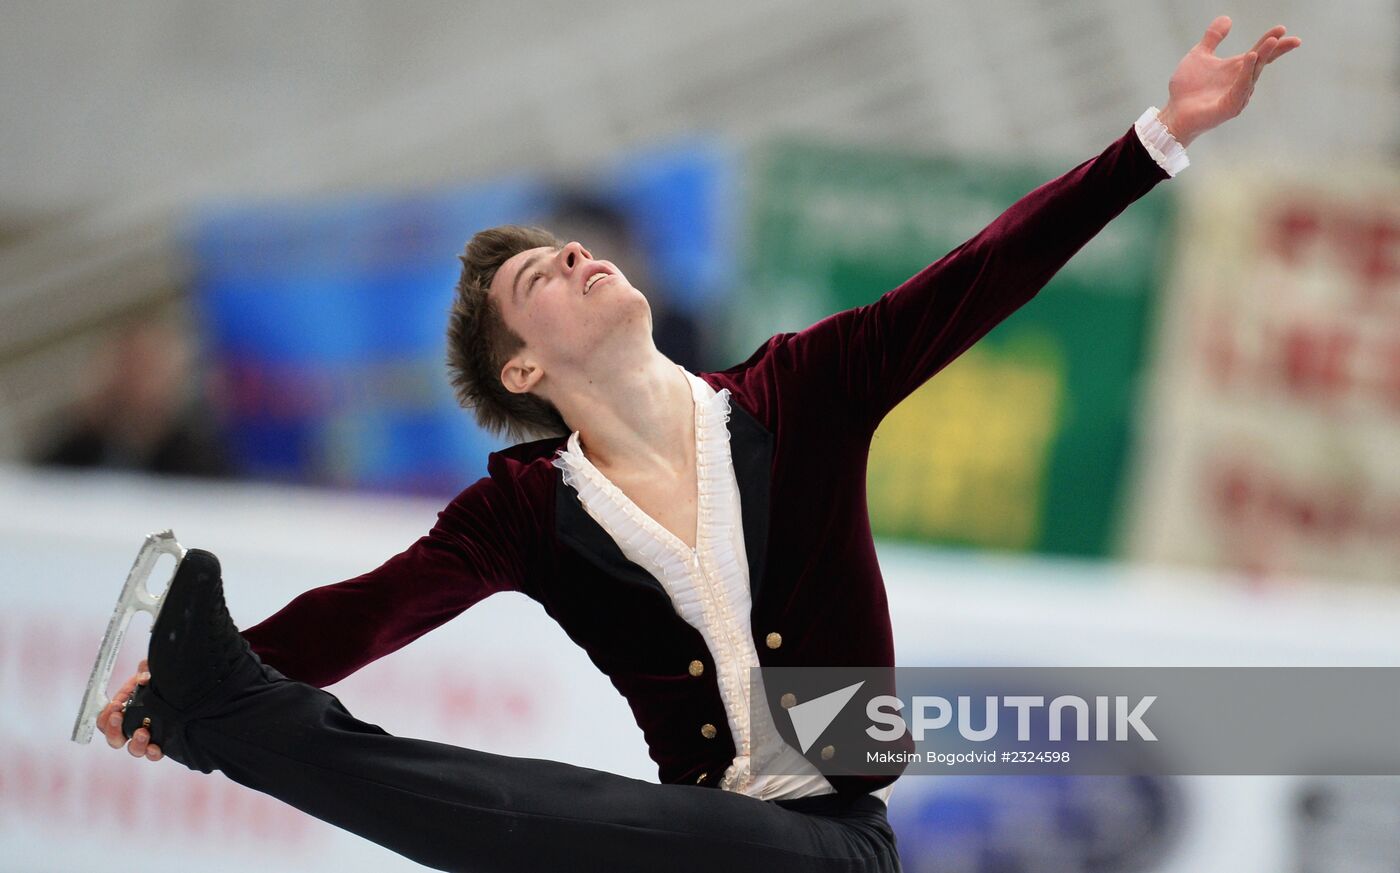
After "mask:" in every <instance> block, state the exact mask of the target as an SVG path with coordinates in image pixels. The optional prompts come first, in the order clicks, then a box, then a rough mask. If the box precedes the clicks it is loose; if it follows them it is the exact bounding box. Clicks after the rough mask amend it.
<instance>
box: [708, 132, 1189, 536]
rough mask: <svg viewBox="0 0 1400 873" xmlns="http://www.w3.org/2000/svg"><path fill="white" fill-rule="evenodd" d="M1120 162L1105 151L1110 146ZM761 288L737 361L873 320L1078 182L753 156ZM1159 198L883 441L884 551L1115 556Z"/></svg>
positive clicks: (789, 154)
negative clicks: (848, 312) (834, 317)
mask: <svg viewBox="0 0 1400 873" xmlns="http://www.w3.org/2000/svg"><path fill="white" fill-rule="evenodd" d="M1105 145H1107V143H1105ZM750 161H751V162H750V166H749V172H748V178H749V180H750V186H749V197H750V203H749V213H748V218H749V233H748V236H747V239H748V251H747V252H746V253H745V255H746V261H747V273H746V274H747V276H748V280H747V281H746V282H744V283H743V284H742V287H741V288H740V289H738V291H737V292H736V293H737V306H736V307H735V310H734V311H735V316H736V317H735V320H734V323H733V330H731V331H730V336H731V337H732V338H733V342H734V346H733V348H732V349H731V355H732V356H738V357H742V356H746V355H747V354H748V353H750V352H752V351H753V349H754V348H755V347H756V346H757V345H758V344H759V343H761V342H762V341H763V340H764V339H766V338H767V337H768V336H771V335H772V334H773V333H775V332H779V331H788V330H799V329H801V328H803V327H806V326H807V325H810V324H812V323H813V322H815V321H817V320H819V319H820V318H822V317H824V316H826V315H829V314H831V313H833V312H836V311H839V310H842V309H847V308H850V307H853V306H859V305H861V304H864V303H868V302H870V301H872V300H874V299H876V298H877V297H879V295H881V294H882V293H884V292H885V291H887V290H889V289H890V288H893V287H895V286H896V285H898V284H899V283H901V282H903V281H904V280H905V279H907V278H908V277H909V276H911V275H913V274H914V273H916V272H918V271H919V270H920V269H922V268H923V267H924V266H926V265H927V264H929V263H931V262H933V261H935V260H937V259H938V258H939V257H941V256H942V255H944V254H945V253H947V252H948V251H950V250H951V249H953V248H955V247H956V246H957V245H958V244H960V243H962V242H963V241H964V240H966V239H968V238H970V237H972V236H974V235H975V234H976V233H977V232H978V231H980V230H981V229H982V228H983V227H985V226H986V225H987V224H989V223H991V222H992V221H993V220H994V219H995V218H996V217H997V216H998V215H1000V214H1001V213H1002V212H1003V211H1004V210H1005V209H1006V208H1007V207H1009V206H1010V205H1011V204H1012V203H1014V202H1015V201H1016V200H1018V199H1019V198H1020V197H1022V196H1024V195H1025V194H1026V193H1028V192H1029V191H1031V190H1032V189H1033V188H1035V187H1037V186H1039V185H1040V184H1042V183H1044V182H1046V181H1048V180H1050V179H1052V178H1054V177H1055V176H1058V175H1059V174H1061V173H1063V172H1065V171H1067V170H1069V169H1070V167H1072V166H1073V165H1074V163H1076V162H1070V163H1067V164H1065V165H1063V166H1054V165H1049V164H1045V163H1038V164H1035V165H1030V164H1026V163H1023V162H1016V163H1014V164H1012V163H1004V162H993V161H971V160H952V159H946V158H942V159H935V158H927V157H918V156H906V155H897V154H889V153H879V152H871V151H863V150H856V149H850V148H835V147H829V146H814V145H806V144H794V143H784V144H777V145H771V146H767V147H763V148H760V149H758V150H756V151H755V152H754V153H752V154H751V156H750ZM1170 200H1171V198H1170V196H1168V195H1165V194H1163V193H1161V192H1159V191H1154V192H1153V193H1151V194H1149V195H1148V196H1147V197H1145V198H1143V199H1142V200H1139V201H1138V202H1136V203H1134V204H1133V205H1132V206H1130V207H1129V208H1128V209H1127V210H1126V211H1125V212H1124V213H1123V214H1122V215H1120V216H1119V217H1118V218H1116V219H1115V220H1114V221H1113V222H1111V223H1110V224H1109V226H1108V227H1106V228H1105V229H1104V230H1103V231H1102V232H1101V233H1100V234H1099V235H1098V236H1097V237H1095V238H1094V239H1093V240H1092V241H1090V243H1089V244H1088V245H1087V246H1085V247H1084V248H1083V249H1081V250H1080V251H1079V253H1077V254H1076V255H1075V256H1074V258H1073V259H1072V260H1071V261H1070V262H1069V263H1068V264H1067V265H1066V266H1065V268H1064V269H1062V270H1061V271H1060V272H1059V273H1058V274H1057V275H1056V276H1055V277H1054V278H1053V279H1052V280H1051V282H1050V283H1049V284H1048V285H1047V286H1046V287H1045V288H1044V289H1043V290H1042V291H1041V292H1040V295H1039V296H1038V297H1037V298H1036V299H1035V300H1034V301H1032V302H1031V303H1030V304H1028V305H1027V306H1026V307H1024V308H1023V309H1022V310H1021V311H1019V312H1018V313H1016V314H1015V315H1013V316H1012V317H1011V318H1010V319H1008V320H1007V321H1006V322H1005V323H1003V324H1002V325H1001V326H999V327H998V328H997V329H995V330H994V331H992V333H990V334H989V335H988V336H987V337H986V338H984V339H983V340H982V341H981V342H980V343H978V344H977V345H976V346H974V347H973V348H972V349H971V350H969V351H968V352H966V353H965V354H964V355H963V356H962V357H961V358H959V359H958V360H957V361H955V362H953V364H951V365H950V366H949V367H948V368H946V369H945V370H944V371H943V372H941V373H940V374H938V375H937V376H935V377H934V378H933V379H931V380H930V381H929V382H928V383H927V384H925V385H924V386H923V387H922V388H920V389H919V390H918V391H916V392H915V393H914V394H913V395H911V396H910V397H909V398H908V399H906V400H905V401H904V403H902V404H901V405H900V406H899V408H898V409H896V410H895V411H894V412H892V413H891V414H890V415H889V416H888V417H886V419H885V420H884V422H883V423H882V424H881V426H880V429H879V430H878V431H877V433H876V435H875V440H874V442H873V444H872V447H871V454H870V467H869V506H870V518H871V523H872V525H873V527H874V530H875V534H876V535H877V536H883V537H892V538H904V539H918V540H930V541H935V542H939V543H945V544H954V545H962V546H971V547H976V548H990V549H1003V550H1014V551H1045V552H1055V553H1061V554H1071V555H1104V554H1106V553H1107V552H1108V550H1109V549H1110V547H1111V546H1112V545H1113V543H1114V538H1115V537H1116V535H1117V526H1116V525H1117V521H1118V516H1119V515H1120V513H1119V512H1118V507H1119V500H1120V499H1121V495H1122V493H1123V491H1124V482H1123V479H1124V472H1125V462H1126V458H1127V455H1128V446H1129V439H1130V433H1131V430H1132V427H1131V426H1132V410H1133V408H1134V405H1135V401H1136V396H1137V390H1138V386H1139V376H1140V370H1141V366H1142V363H1143V337H1144V335H1145V329H1146V326H1147V323H1148V320H1149V318H1150V316H1151V310H1152V301H1153V299H1154V297H1155V293H1156V288H1157V287H1158V283H1159V279H1160V277H1161V273H1162V271H1163V268H1164V266H1165V256H1166V254H1167V252H1168V251H1169V243H1170V240H1168V239H1167V236H1168V234H1169V230H1170V207H1171V204H1170Z"/></svg>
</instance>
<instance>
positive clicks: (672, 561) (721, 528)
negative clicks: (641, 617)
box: [553, 106, 1190, 803]
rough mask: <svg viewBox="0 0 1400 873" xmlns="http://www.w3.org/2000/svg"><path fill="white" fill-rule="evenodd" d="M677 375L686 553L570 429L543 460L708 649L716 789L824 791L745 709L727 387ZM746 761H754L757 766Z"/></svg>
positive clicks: (1175, 149) (754, 654)
mask: <svg viewBox="0 0 1400 873" xmlns="http://www.w3.org/2000/svg"><path fill="white" fill-rule="evenodd" d="M1157 111H1158V110H1157V108H1156V107H1155V106H1154V107H1149V108H1148V110H1147V111H1146V112H1144V113H1143V114H1142V116H1141V117H1139V118H1138V120H1137V121H1136V122H1134V129H1135V130H1136V132H1137V135H1138V138H1139V140H1141V142H1142V144H1143V146H1144V147H1145V148H1146V149H1147V151H1148V153H1149V154H1150V155H1151V156H1152V157H1153V159H1154V160H1156V161H1157V163H1158V164H1159V165H1160V166H1161V167H1162V168H1163V169H1164V170H1166V172H1167V173H1168V175H1170V176H1175V175H1176V174H1177V173H1179V172H1181V170H1183V169H1185V168H1186V167H1187V166H1189V165H1190V162H1189V161H1188V160H1187V157H1186V151H1185V149H1184V148H1183V147H1182V146H1181V144H1180V143H1179V142H1177V140H1176V139H1175V138H1174V137H1173V136H1172V135H1171V133H1170V132H1168V131H1167V128H1166V126H1165V125H1163V124H1162V122H1161V121H1160V120H1158V118H1157ZM677 369H679V370H680V371H681V372H682V373H683V374H684V375H685V377H686V379H687V380H688V381H689V382H690V387H691V396H692V398H693V399H694V401H695V439H696V451H695V459H696V466H697V471H696V476H697V479H698V483H699V487H698V495H697V496H698V507H697V530H696V537H697V539H696V544H695V548H694V549H692V548H690V547H688V546H686V544H685V543H684V542H682V541H681V540H680V538H679V537H677V536H676V535H675V534H673V533H671V532H670V531H669V530H667V529H666V528H664V527H663V526H662V525H661V524H660V523H658V522H657V521H656V520H655V519H653V518H652V517H651V516H649V515H647V514H646V513H645V512H643V511H642V510H641V508H639V507H638V506H637V505H636V504H635V503H633V502H632V500H631V499H630V498H629V497H627V495H626V494H624V493H623V492H622V490H621V489H620V488H618V487H617V486H616V485H614V484H613V483H612V482H611V481H609V480H608V478H607V477H606V476H604V475H603V473H602V472H601V471H600V470H598V468H597V467H595V466H593V463H592V462H591V461H589V460H588V458H587V457H586V456H585V455H584V453H583V449H582V447H581V446H580V444H579V433H578V431H574V432H573V433H572V434H571V435H570V436H569V439H568V442H567V444H566V446H565V447H564V448H562V449H560V450H559V453H558V455H557V456H556V457H555V459H554V461H553V463H554V465H555V466H556V467H558V468H559V469H560V471H561V473H562V475H563V477H564V482H565V483H566V484H567V485H569V486H570V487H572V488H573V489H574V490H575V491H576V492H578V496H579V502H580V503H581V504H582V505H583V508H584V510H585V511H586V512H587V513H588V514H589V515H590V516H591V517H592V518H593V520H594V521H596V522H598V524H599V525H600V526H601V527H602V528H603V530H604V531H606V532H607V533H608V535H609V536H611V537H612V538H613V540H614V541H615V542H616V543H617V545H618V548H619V549H621V551H622V553H623V555H625V556H626V557H627V559H628V560H630V561H632V562H633V563H635V564H637V565H638V566H639V567H641V568H642V569H644V570H646V571H647V572H649V573H651V574H652V576H654V577H655V578H656V580H657V581H658V582H660V583H661V586H662V587H663V588H664V589H665V590H666V593H667V594H668V595H670V598H671V603H672V605H673V606H674V607H675V610H676V613H677V614H678V615H680V617H681V618H682V619H684V620H685V622H686V623H687V624H689V625H690V626H691V627H693V628H695V629H696V630H697V631H699V632H700V635H701V637H702V638H703V639H704V640H705V644H706V646H708V647H709V650H710V656H711V658H712V659H713V660H714V663H715V669H716V670H717V671H718V672H717V681H718V684H719V693H720V698H721V699H722V701H723V703H724V708H725V713H726V717H727V719H728V723H729V730H730V734H731V735H732V736H733V738H734V748H735V757H734V762H733V763H732V764H731V765H730V766H729V768H728V769H727V770H725V772H724V776H723V777H722V778H721V780H720V783H719V787H720V788H722V789H724V790H727V791H734V792H738V793H741V794H746V795H749V796H752V797H757V798H759V799H761V800H780V799H791V798H797V797H805V796H808V795H816V794H830V793H832V792H833V791H834V789H833V788H832V787H831V783H829V782H827V781H826V778H825V777H823V776H822V775H821V773H820V772H819V771H818V770H817V769H816V768H815V767H813V766H812V765H811V763H810V762H808V761H807V760H806V759H805V758H803V757H802V756H801V755H798V754H797V752H796V751H795V750H793V749H791V748H790V747H788V746H787V745H786V744H785V743H783V742H782V741H781V740H780V739H779V738H778V735H777V731H776V729H775V728H774V727H773V725H772V721H771V717H770V716H769V713H768V709H767V707H759V708H758V709H757V711H755V710H754V709H753V708H752V707H751V706H750V701H749V694H748V677H749V671H750V670H754V671H757V669H758V667H759V660H758V650H757V648H756V647H755V646H754V640H753V633H752V630H751V628H750V625H749V614H750V609H751V606H752V601H751V600H750V595H749V591H750V589H749V563H748V557H747V554H748V553H747V552H746V550H745V548H744V528H743V524H742V523H741V521H742V509H741V505H740V501H739V484H738V480H737V478H736V477H735V475H734V464H733V459H732V456H731V455H730V446H729V428H728V426H727V425H728V421H729V389H727V388H725V389H722V390H720V391H715V390H714V389H713V388H712V387H710V385H709V383H707V382H705V380H703V379H701V378H700V377H698V376H696V375H695V374H693V373H691V372H689V371H688V370H686V369H685V368H683V367H680V366H679V365H677ZM755 675H757V674H755ZM755 755H763V756H764V758H763V760H761V761H757V760H755ZM770 755H771V756H776V757H772V758H770V757H767V756H770ZM759 764H761V765H762V766H758V765H759ZM755 770H759V771H761V773H762V774H763V775H756V774H755V772H754V771H755ZM771 774H793V775H771ZM893 789H894V786H893V785H888V786H885V787H884V788H881V789H878V790H876V791H873V792H871V793H872V794H873V795H875V796H876V797H879V798H880V799H881V800H883V801H885V802H887V803H888V801H889V796H890V793H891V792H892V791H893Z"/></svg>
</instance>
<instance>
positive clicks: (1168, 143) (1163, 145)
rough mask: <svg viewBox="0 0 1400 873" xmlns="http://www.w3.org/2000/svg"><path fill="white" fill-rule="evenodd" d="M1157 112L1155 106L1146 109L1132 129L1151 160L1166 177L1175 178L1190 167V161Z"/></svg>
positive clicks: (1183, 148)
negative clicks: (1159, 167)
mask: <svg viewBox="0 0 1400 873" xmlns="http://www.w3.org/2000/svg"><path fill="white" fill-rule="evenodd" d="M1157 112H1158V110H1157V107H1156V106H1149V107H1147V111H1146V112H1144V113H1142V115H1140V116H1138V120H1137V121H1135V122H1133V128H1134V129H1135V130H1136V131H1137V135H1138V139H1139V140H1141V141H1142V145H1143V148H1145V149H1147V153H1148V154H1149V155H1151V156H1152V158H1153V160H1155V161H1156V162H1157V163H1158V164H1159V165H1160V166H1161V167H1162V169H1164V170H1166V171H1167V175H1169V176H1175V175H1176V174H1177V173H1180V172H1181V171H1182V170H1184V169H1186V168H1187V167H1189V166H1191V161H1190V160H1189V159H1188V158H1187V157H1186V149H1185V147H1184V146H1182V144H1181V143H1179V142H1177V140H1176V137H1174V136H1172V134H1171V131H1169V130H1167V126H1166V125H1165V124H1163V123H1162V121H1161V119H1159V118H1158V117H1157Z"/></svg>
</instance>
